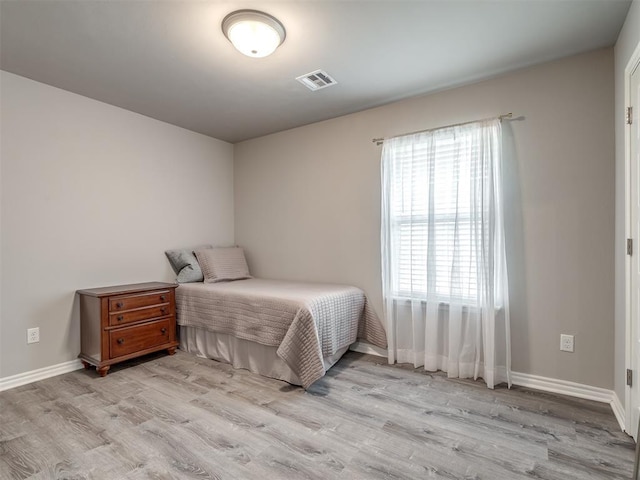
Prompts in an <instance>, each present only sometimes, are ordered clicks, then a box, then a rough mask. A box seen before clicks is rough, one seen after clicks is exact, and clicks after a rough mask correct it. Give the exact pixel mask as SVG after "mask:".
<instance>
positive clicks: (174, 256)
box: [164, 245, 212, 283]
mask: <svg viewBox="0 0 640 480" xmlns="http://www.w3.org/2000/svg"><path fill="white" fill-rule="evenodd" d="M206 248H212V247H211V245H203V246H201V247H197V249H206ZM193 250H194V249H192V248H180V249H176V250H167V251H166V252H164V254H165V255H166V256H167V258H168V259H169V263H170V264H171V268H173V271H174V272H176V275H177V278H176V280H177V281H178V283H192V282H202V281H203V280H204V276H203V275H202V270H201V269H200V265H199V264H198V259H197V258H196V256H195V255H194V254H193Z"/></svg>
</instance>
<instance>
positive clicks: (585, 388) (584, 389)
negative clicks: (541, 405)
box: [511, 372, 624, 431]
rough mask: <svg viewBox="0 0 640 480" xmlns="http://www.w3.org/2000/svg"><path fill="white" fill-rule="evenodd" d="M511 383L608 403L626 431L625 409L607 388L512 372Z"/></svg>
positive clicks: (622, 428)
mask: <svg viewBox="0 0 640 480" xmlns="http://www.w3.org/2000/svg"><path fill="white" fill-rule="evenodd" d="M511 382H512V383H513V384H514V385H520V386H521V387H528V388H533V389H535V390H543V391H545V392H552V393H559V394H560V395H568V396H570V397H578V398H584V399H586V400H594V401H596V402H602V403H608V404H609V405H610V406H611V410H613V414H614V415H615V417H616V420H617V421H618V423H619V424H620V429H621V430H622V431H624V408H623V407H622V403H621V402H620V399H619V398H618V395H616V392H614V391H613V390H607V389H606V388H600V387H592V386H591V385H584V384H582V383H575V382H569V381H567V380H559V379H557V378H549V377H540V376H538V375H530V374H528V373H518V372H511Z"/></svg>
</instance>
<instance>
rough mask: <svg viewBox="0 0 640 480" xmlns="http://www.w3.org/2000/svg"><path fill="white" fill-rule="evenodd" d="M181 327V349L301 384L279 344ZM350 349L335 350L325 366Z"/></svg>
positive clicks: (326, 359) (294, 383) (325, 367)
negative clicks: (274, 344)
mask: <svg viewBox="0 0 640 480" xmlns="http://www.w3.org/2000/svg"><path fill="white" fill-rule="evenodd" d="M179 328H180V347H179V348H180V350H184V351H185V352H189V353H192V354H194V355H197V356H198V357H202V358H211V359H213V360H218V361H220V362H225V363H229V364H231V365H233V367H234V368H244V369H245V370H249V371H251V372H253V373H258V374H260V375H264V376H265V377H270V378H276V379H278V380H284V381H285V382H288V383H291V384H293V385H301V384H302V382H301V381H300V379H299V378H298V376H297V375H296V374H295V373H293V371H292V370H291V369H290V368H289V366H288V365H287V364H286V363H285V362H284V360H282V359H281V358H280V357H278V354H277V353H276V351H277V350H278V348H277V347H269V346H266V345H261V344H259V343H255V342H252V341H249V340H243V339H240V338H236V337H233V336H231V335H227V334H225V333H215V332H210V331H209V330H204V329H202V328H196V327H183V326H181V327H179ZM348 349H349V346H346V347H344V348H342V349H340V350H338V351H337V352H336V353H335V354H333V355H331V356H329V357H325V358H324V369H325V370H329V369H330V368H331V367H332V366H333V365H335V364H336V362H337V361H338V360H340V357H342V355H344V353H345V352H346V351H347V350H348Z"/></svg>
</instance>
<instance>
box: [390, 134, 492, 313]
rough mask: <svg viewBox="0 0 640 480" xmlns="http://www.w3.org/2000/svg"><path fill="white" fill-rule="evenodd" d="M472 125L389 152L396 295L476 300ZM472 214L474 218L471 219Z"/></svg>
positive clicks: (478, 164)
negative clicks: (390, 156) (390, 159)
mask: <svg viewBox="0 0 640 480" xmlns="http://www.w3.org/2000/svg"><path fill="white" fill-rule="evenodd" d="M474 135H477V132H476V131H475V129H474V128H466V129H463V130H462V131H460V129H458V130H457V131H453V130H451V129H444V130H442V131H438V132H434V133H432V134H430V135H427V136H423V137H422V141H420V142H415V141H414V142H410V143H407V144H405V145H398V146H397V147H396V148H395V151H394V152H393V155H392V165H391V168H392V172H393V175H392V177H391V185H390V187H391V189H392V191H391V192H390V193H391V194H390V199H391V205H390V207H391V208H390V216H391V219H390V220H391V225H390V226H391V230H392V239H391V241H392V244H393V247H392V249H393V257H395V258H394V261H395V262H396V263H395V264H396V266H397V268H395V269H394V271H395V276H394V277H395V278H392V287H393V290H394V292H395V294H396V295H397V296H400V297H416V296H417V297H420V298H424V297H425V296H426V297H427V298H428V299H430V300H436V301H437V300H442V301H447V302H450V301H452V300H453V301H456V300H459V301H461V302H464V303H465V304H469V305H474V304H475V303H476V297H477V283H478V282H477V259H476V255H477V254H478V247H479V246H481V243H479V242H482V239H481V238H478V237H479V235H482V234H481V232H482V231H483V230H482V228H478V227H480V225H478V222H479V221H481V219H482V218H483V217H484V214H485V213H486V212H478V208H482V205H483V204H484V202H479V203H480V205H478V202H476V199H477V196H478V194H480V195H482V192H481V191H478V189H481V188H482V185H483V177H484V176H486V174H487V172H486V171H483V168H484V166H483V162H482V161H481V156H480V148H481V146H479V142H477V140H476V141H474V139H473V137H474ZM472 219H473V220H472Z"/></svg>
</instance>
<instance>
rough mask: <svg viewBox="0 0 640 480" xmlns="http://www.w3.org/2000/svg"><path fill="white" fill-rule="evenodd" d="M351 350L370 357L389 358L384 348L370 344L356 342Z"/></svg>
mask: <svg viewBox="0 0 640 480" xmlns="http://www.w3.org/2000/svg"><path fill="white" fill-rule="evenodd" d="M349 350H352V351H354V352H358V353H368V354H369V355H376V356H378V357H384V358H387V351H386V350H385V349H384V348H380V347H376V346H375V345H371V344H370V343H365V342H356V343H352V344H351V346H350V347H349Z"/></svg>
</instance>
